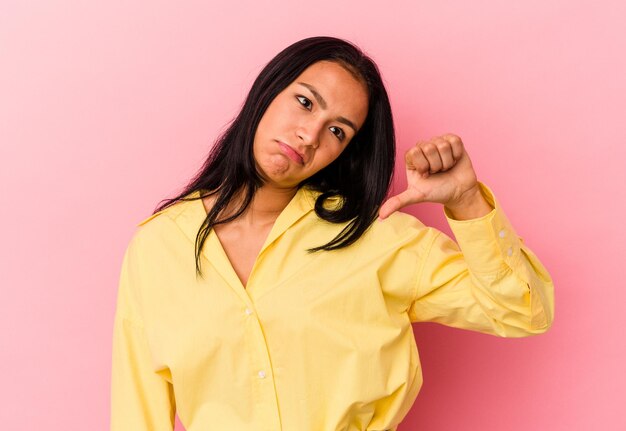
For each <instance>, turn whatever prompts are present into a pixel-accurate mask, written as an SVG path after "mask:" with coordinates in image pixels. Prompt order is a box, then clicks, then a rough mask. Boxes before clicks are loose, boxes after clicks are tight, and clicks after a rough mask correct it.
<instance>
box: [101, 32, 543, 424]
mask: <svg viewBox="0 0 626 431" xmlns="http://www.w3.org/2000/svg"><path fill="white" fill-rule="evenodd" d="M394 154H395V142H394V130H393V120H392V116H391V109H390V106H389V101H388V98H387V93H386V91H385V88H384V85H383V83H382V80H381V77H380V75H379V72H378V70H377V67H376V66H375V64H374V63H373V62H372V60H371V59H369V58H368V57H367V56H365V55H364V54H363V53H362V52H361V51H360V50H359V49H358V48H357V47H355V46H354V45H352V44H351V43H349V42H346V41H343V40H340V39H336V38H331V37H314V38H308V39H304V40H301V41H299V42H297V43H294V44H293V45H291V46H289V47H287V48H286V49H285V50H283V51H282V52H281V53H279V54H278V55H277V56H276V57H275V58H274V59H272V60H271V61H270V62H269V63H268V64H267V66H266V67H265V68H264V69H263V71H262V72H261V73H260V75H259V77H258V78H257V79H256V81H255V82H254V84H253V86H252V89H251V90H250V93H249V94H248V97H247V99H246V101H245V104H244V105H243V108H242V110H241V112H240V114H239V115H238V116H237V118H236V119H235V120H234V121H233V123H232V124H231V125H230V127H229V129H228V130H227V131H226V132H225V133H224V134H223V135H222V136H221V137H220V138H219V140H218V141H217V143H216V145H215V146H214V148H213V150H212V152H211V154H210V156H209V158H208V160H207V161H206V163H205V165H204V167H203V168H202V169H201V171H200V172H199V173H198V175H196V177H195V179H194V180H193V181H192V182H191V183H190V184H189V185H188V186H187V187H186V188H185V190H184V191H183V192H182V193H181V194H180V195H179V196H177V197H175V198H174V199H171V200H169V201H167V202H166V203H165V204H163V205H162V206H161V207H159V208H157V211H156V212H155V213H154V214H153V215H152V216H150V217H149V218H147V219H146V220H144V221H142V222H141V223H140V224H139V228H138V229H137V231H136V233H135V235H134V236H133V238H132V240H131V242H130V244H129V246H128V249H127V251H126V254H125V257H124V262H123V265H122V273H121V277H120V285H119V292H118V302H117V310H116V316H115V327H114V344H113V370H112V371H113V373H112V407H111V408H112V416H111V429H112V430H117V431H119V430H135V431H136V430H171V429H173V423H174V415H175V412H177V413H178V416H179V418H180V420H181V422H182V423H183V424H184V426H185V428H186V429H187V431H196V430H214V429H215V430H298V431H303V430H312V431H313V430H315V431H320V430H324V431H325V430H387V429H394V430H395V429H396V428H397V425H398V424H399V423H400V422H401V420H402V419H403V418H404V416H405V415H406V414H407V412H408V411H409V409H410V407H411V405H412V403H413V401H414V400H415V397H416V396H417V393H418V391H419V389H420V386H421V383H422V375H421V369H420V363H419V357H418V353H417V348H416V346H415V339H414V336H413V332H412V326H411V323H412V322H417V321H431V322H439V323H442V324H445V325H449V326H453V327H458V328H465V329H470V330H474V331H480V332H484V333H488V334H493V335H497V336H503V337H522V336H527V335H532V334H539V333H542V332H545V331H546V330H547V329H548V328H549V327H550V325H551V323H552V316H553V307H554V299H553V284H552V280H551V278H550V275H549V274H548V272H547V271H546V269H545V268H544V267H543V265H542V264H541V262H540V261H539V260H538V259H537V257H536V256H535V255H534V254H533V253H532V252H531V251H530V250H529V249H528V248H527V247H526V246H525V245H524V244H523V242H522V239H521V238H520V237H518V236H517V234H516V233H515V231H514V230H513V228H512V226H511V224H510V222H509V220H508V219H507V217H506V216H505V214H504V212H503V211H502V208H501V207H500V206H499V203H498V201H497V200H496V199H495V197H494V195H493V193H492V191H491V190H490V189H489V188H488V187H487V186H486V185H485V184H483V183H481V182H479V181H477V178H476V174H475V172H474V170H473V168H472V164H471V162H470V159H469V157H468V154H467V152H466V151H465V149H464V146H463V143H462V140H461V139H460V138H459V137H458V136H455V135H452V134H447V135H443V136H440V137H436V138H433V139H432V140H430V141H427V142H419V143H418V144H416V145H415V147H413V148H412V149H410V150H409V151H408V152H407V153H406V157H405V159H406V174H407V183H408V187H407V190H406V191H404V192H402V193H400V194H399V195H397V196H394V197H392V198H390V199H388V200H387V201H386V202H384V203H383V200H384V198H385V196H386V194H387V192H388V189H389V186H390V183H391V178H392V173H393V166H394ZM424 201H430V202H439V203H442V204H443V205H444V213H445V216H446V219H447V220H448V223H450V226H451V229H452V230H453V232H454V234H455V236H456V239H457V241H458V245H457V243H455V242H454V241H452V240H451V239H450V238H449V237H448V236H446V235H445V234H443V233H442V232H440V231H438V230H436V229H434V228H431V227H427V226H425V225H424V224H422V223H421V222H420V221H419V220H417V219H416V218H414V217H412V216H410V215H408V214H404V213H401V212H398V211H397V210H398V209H400V208H401V207H404V206H406V205H410V204H413V203H417V202H424ZM459 246H460V247H459Z"/></svg>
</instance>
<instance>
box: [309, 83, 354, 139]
mask: <svg viewBox="0 0 626 431" xmlns="http://www.w3.org/2000/svg"><path fill="white" fill-rule="evenodd" d="M298 84H300V85H302V86H303V87H306V88H307V89H308V90H309V91H310V92H311V93H313V97H315V100H317V103H319V104H320V106H321V107H322V109H326V107H327V106H328V105H327V104H326V101H325V100H324V98H323V97H322V95H321V94H320V93H318V91H317V89H316V88H315V87H313V86H312V85H311V84H307V83H306V82H298ZM336 120H337V121H339V122H340V123H343V124H345V125H347V126H349V127H351V128H352V130H354V133H357V130H356V126H355V125H354V123H353V122H352V121H350V120H348V119H347V118H346V117H342V116H339V117H337V118H336Z"/></svg>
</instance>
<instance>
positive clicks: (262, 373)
mask: <svg viewBox="0 0 626 431" xmlns="http://www.w3.org/2000/svg"><path fill="white" fill-rule="evenodd" d="M264 378H265V371H259V379H264Z"/></svg>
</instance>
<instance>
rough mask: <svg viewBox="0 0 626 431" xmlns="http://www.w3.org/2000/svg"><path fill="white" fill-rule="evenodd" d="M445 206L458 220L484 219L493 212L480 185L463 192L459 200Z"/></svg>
mask: <svg viewBox="0 0 626 431" xmlns="http://www.w3.org/2000/svg"><path fill="white" fill-rule="evenodd" d="M444 206H445V208H446V209H447V210H448V212H449V213H450V215H452V218H454V219H456V220H469V219H473V218H479V217H483V216H485V215H487V214H489V213H490V212H491V211H492V210H493V207H492V206H491V205H490V204H489V202H487V200H486V199H485V197H484V196H483V194H482V192H481V190H480V186H479V185H478V183H476V184H475V185H474V186H472V187H471V188H470V189H468V190H466V191H465V192H463V194H462V195H461V196H460V197H459V198H458V199H456V200H454V201H452V202H448V203H446V204H445V205H444Z"/></svg>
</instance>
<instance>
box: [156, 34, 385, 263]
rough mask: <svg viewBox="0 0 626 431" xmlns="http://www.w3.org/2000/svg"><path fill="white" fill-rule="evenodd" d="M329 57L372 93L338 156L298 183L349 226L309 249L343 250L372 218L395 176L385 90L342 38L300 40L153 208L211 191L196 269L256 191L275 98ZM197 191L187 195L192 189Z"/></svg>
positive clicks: (322, 212) (327, 213)
mask: <svg viewBox="0 0 626 431" xmlns="http://www.w3.org/2000/svg"><path fill="white" fill-rule="evenodd" d="M322 60H325V61H334V62H336V63H338V64H340V65H341V66H343V67H344V68H345V69H346V70H348V71H349V72H350V73H352V74H353V76H355V78H357V79H359V80H360V81H361V82H363V83H364V84H365V85H366V87H367V92H368V96H369V102H368V104H369V106H368V113H367V117H366V120H365V123H364V124H363V126H362V127H361V129H360V130H359V132H358V133H357V134H355V136H354V137H353V138H352V140H351V141H350V142H349V143H348V145H347V147H346V148H345V149H344V150H343V152H342V153H341V154H340V156H339V157H338V158H337V159H335V160H334V161H333V162H332V163H331V164H329V165H328V166H326V167H325V168H324V169H321V170H320V171H318V172H317V173H315V174H314V175H312V176H311V177H309V178H307V179H305V180H303V181H302V182H301V183H300V184H299V185H298V188H300V187H302V186H308V187H310V188H312V189H313V190H316V191H318V192H320V194H319V195H318V197H317V198H316V202H315V212H316V214H317V216H318V217H320V218H322V219H323V220H326V221H329V222H332V223H345V222H348V223H347V225H346V226H345V227H344V228H343V229H342V230H341V232H340V233H339V234H338V235H337V236H336V237H335V238H333V239H332V240H331V241H330V242H328V243H327V244H323V245H320V246H317V247H314V248H311V249H309V250H308V251H309V252H316V251H320V250H326V251H329V250H334V249H339V248H343V247H347V246H349V245H351V244H352V243H354V242H355V241H356V240H358V239H359V238H360V237H361V236H362V235H363V234H364V233H365V231H366V230H367V229H368V228H369V227H370V226H371V224H372V223H373V222H374V220H375V218H376V217H377V213H378V209H379V208H380V206H381V204H382V202H383V200H384V198H385V196H386V195H387V192H388V190H389V187H390V185H391V180H392V177H393V169H394V162H395V153H396V148H395V147H396V146H395V133H394V125H393V117H392V113H391V106H390V104H389V98H388V96H387V91H386V90H385V87H384V85H383V81H382V78H381V76H380V72H379V71H378V67H377V66H376V64H375V63H374V62H373V61H372V60H371V59H370V58H369V57H368V56H367V55H365V54H364V53H363V52H362V51H361V49H360V48H358V47H357V46H355V45H354V44H352V43H351V42H348V41H346V40H342V39H338V38H334V37H328V36H318V37H310V38H307V39H303V40H300V41H298V42H296V43H294V44H292V45H290V46H288V47H287V48H285V49H284V50H283V51H281V52H280V53H278V55H276V56H275V57H274V58H273V59H272V60H271V61H270V62H269V63H268V64H267V65H266V66H265V67H264V68H263V70H262V71H261V73H260V74H259V76H258V77H257V78H256V80H255V81H254V83H253V84H252V88H251V89H250V92H249V93H248V95H247V97H246V100H245V102H244V105H243V107H242V108H241V111H240V112H239V114H238V115H237V117H236V118H235V119H234V120H232V121H231V123H230V125H229V127H228V128H227V129H226V131H225V132H224V133H222V134H221V135H220V136H219V137H218V139H217V140H216V142H215V144H214V146H213V147H212V149H211V151H210V153H209V156H208V158H207V159H206V161H205V162H204V164H203V166H202V167H201V168H200V170H199V172H198V173H197V174H196V175H195V177H194V178H193V179H192V180H191V181H190V182H189V184H188V185H187V186H186V187H185V188H184V189H183V191H182V192H181V193H180V194H179V195H178V196H176V197H174V198H171V199H166V200H164V201H162V202H163V203H162V204H161V205H159V206H158V207H157V208H156V209H155V210H154V213H156V212H158V211H161V210H163V209H165V208H167V207H169V206H170V205H173V204H174V203H176V202H178V201H185V200H193V199H201V198H202V197H206V196H209V195H215V201H214V204H213V206H212V208H211V210H210V211H209V213H208V214H207V217H206V219H205V220H204V222H203V223H202V225H201V227H200V229H199V231H198V234H197V236H196V243H195V257H196V274H198V273H201V270H200V254H201V250H202V247H203V245H204V242H205V240H206V238H207V237H208V235H209V233H210V231H211V229H212V228H213V227H214V226H216V225H218V224H220V223H227V222H230V221H232V220H234V219H236V218H237V217H239V216H240V215H241V214H243V212H244V211H245V210H246V208H247V207H248V206H249V205H250V202H251V201H252V198H253V197H254V193H255V192H256V190H257V189H258V188H259V187H260V186H262V185H263V179H262V177H261V175H260V174H259V172H258V171H257V168H256V164H255V160H254V155H253V142H254V136H255V133H256V130H257V126H258V124H259V122H260V120H261V117H262V116H263V114H264V113H265V110H266V109H267V107H268V106H269V104H270V103H271V102H272V100H274V98H275V97H276V96H277V95H278V94H279V93H280V92H281V91H283V90H284V89H285V88H286V87H287V86H288V85H290V84H291V83H292V82H293V81H294V80H295V79H296V78H297V77H298V76H299V75H300V74H301V73H302V72H303V71H304V70H305V69H306V68H307V67H309V66H310V65H312V64H313V63H316V62H318V61H322ZM195 191H199V192H200V196H199V197H196V198H186V196H187V195H189V194H191V193H192V192H195ZM240 194H241V196H243V199H242V200H241V205H240V206H239V208H238V209H237V211H235V212H234V213H233V214H232V215H231V216H229V217H221V215H222V213H223V212H224V210H225V208H226V207H227V205H228V203H229V202H230V201H231V199H232V198H233V197H235V196H239V195H240ZM332 197H340V198H341V200H342V201H343V204H342V205H341V206H340V207H338V208H337V207H333V208H332V209H328V208H326V207H325V206H324V203H325V201H326V200H327V199H329V198H332Z"/></svg>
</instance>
